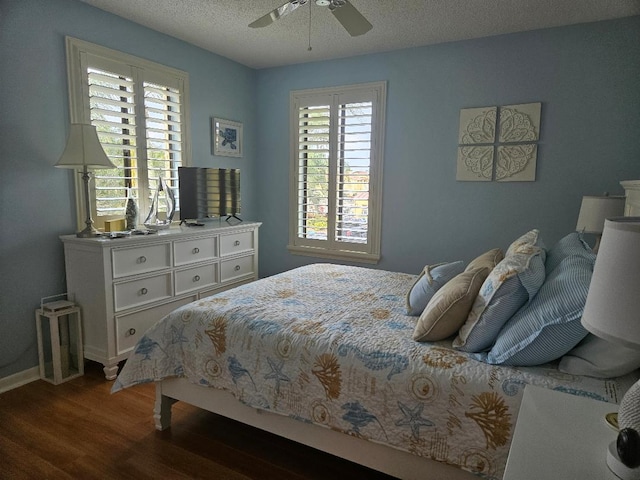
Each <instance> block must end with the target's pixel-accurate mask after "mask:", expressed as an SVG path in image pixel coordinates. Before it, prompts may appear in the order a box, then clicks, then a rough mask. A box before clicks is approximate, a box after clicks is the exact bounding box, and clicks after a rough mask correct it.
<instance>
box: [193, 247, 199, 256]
mask: <svg viewBox="0 0 640 480" xmlns="http://www.w3.org/2000/svg"><path fill="white" fill-rule="evenodd" d="M192 252H193V254H194V255H195V254H196V253H200V249H199V248H198V247H195V248H194V249H193V250H192Z"/></svg>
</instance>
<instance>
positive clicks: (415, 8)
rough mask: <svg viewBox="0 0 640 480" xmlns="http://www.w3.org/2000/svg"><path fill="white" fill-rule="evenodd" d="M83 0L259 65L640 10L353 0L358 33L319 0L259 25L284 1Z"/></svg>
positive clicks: (567, 0)
mask: <svg viewBox="0 0 640 480" xmlns="http://www.w3.org/2000/svg"><path fill="white" fill-rule="evenodd" d="M81 1H83V2H85V3H88V4H90V5H93V6H95V7H98V8H100V9H102V10H106V11H108V12H111V13H114V14H116V15H119V16H121V17H125V18H128V19H130V20H132V21H134V22H136V23H139V24H141V25H145V26H147V27H149V28H152V29H154V30H158V31H160V32H163V33H166V34H168V35H171V36H173V37H176V38H179V39H181V40H184V41H186V42H189V43H191V44H193V45H197V46H199V47H201V48H204V49H206V50H209V51H211V52H214V53H217V54H219V55H222V56H225V57H227V58H230V59H232V60H235V61H237V62H239V63H242V64H244V65H247V66H249V67H253V68H267V67H274V66H282V65H290V64H295V63H304V62H312V61H317V60H326V59H332V58H341V57H349V56H353V55H361V54H366V53H373V52H385V51H390V50H396V49H400V48H408V47H416V46H421V45H430V44H436V43H442V42H450V41H456V40H465V39H470V38H480V37H487V36H491V35H499V34H505V33H513V32H520V31H526V30H535V29H539V28H547V27H557V26H562V25H571V24H576V23H586V22H594V21H599V20H607V19H613V18H620V17H627V16H633V15H640V0H351V3H352V4H353V5H354V6H355V7H356V8H357V9H358V10H359V11H360V12H361V13H362V14H363V15H364V16H365V17H366V18H367V20H369V22H371V23H372V24H373V29H372V30H371V31H369V32H368V33H366V34H364V35H361V36H358V37H350V36H349V35H348V34H347V32H346V31H345V30H344V28H343V27H342V26H341V25H340V23H338V21H337V20H336V19H335V18H334V17H333V15H332V14H331V13H330V12H329V10H328V9H327V7H319V6H317V5H315V2H314V0H310V1H309V4H308V5H306V6H304V7H300V8H298V9H297V10H295V11H294V12H292V13H291V14H289V15H287V16H285V17H283V18H281V19H280V20H278V21H277V22H275V23H273V24H272V25H269V26H267V27H264V28H258V29H253V28H249V27H248V25H249V23H251V22H253V21H254V20H256V19H257V18H259V17H261V16H262V15H264V14H266V13H267V12H269V11H270V10H272V9H274V8H277V7H279V6H281V5H282V4H283V3H285V1H284V0H81ZM310 15H311V45H312V50H311V51H308V45H309V16H310Z"/></svg>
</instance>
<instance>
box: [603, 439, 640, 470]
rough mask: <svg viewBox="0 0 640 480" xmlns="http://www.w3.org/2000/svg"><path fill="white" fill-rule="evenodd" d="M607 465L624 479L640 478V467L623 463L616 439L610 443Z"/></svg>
mask: <svg viewBox="0 0 640 480" xmlns="http://www.w3.org/2000/svg"><path fill="white" fill-rule="evenodd" d="M607 466H608V467H609V470H611V471H612V472H613V473H614V474H615V475H616V477H618V478H621V479H622V480H640V467H639V468H629V467H627V466H626V465H625V464H624V463H622V460H620V457H618V449H617V448H616V442H615V440H614V441H613V442H611V443H610V444H609V450H607Z"/></svg>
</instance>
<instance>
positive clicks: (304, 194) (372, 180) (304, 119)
mask: <svg viewBox="0 0 640 480" xmlns="http://www.w3.org/2000/svg"><path fill="white" fill-rule="evenodd" d="M385 97H386V84H385V83H375V84H365V85H356V86H351V87H338V88H335V89H322V90H310V91H297V92H292V93H291V108H292V111H291V116H292V182H291V191H292V192H294V194H293V195H292V201H291V227H290V232H291V233H290V239H289V249H290V250H291V251H293V252H294V253H302V254H309V255H315V256H328V257H331V258H349V259H351V260H354V259H359V260H361V261H368V262H375V261H377V260H378V259H379V256H380V208H381V181H382V168H381V167H382V152H383V138H384V137H383V135H384V107H385Z"/></svg>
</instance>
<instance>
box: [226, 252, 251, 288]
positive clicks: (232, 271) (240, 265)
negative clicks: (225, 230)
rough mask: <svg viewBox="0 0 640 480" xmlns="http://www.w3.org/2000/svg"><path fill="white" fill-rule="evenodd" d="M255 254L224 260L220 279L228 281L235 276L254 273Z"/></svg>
mask: <svg viewBox="0 0 640 480" xmlns="http://www.w3.org/2000/svg"><path fill="white" fill-rule="evenodd" d="M254 273H255V272H254V270H253V255H246V256H244V257H238V258H232V259H229V260H223V261H222V262H221V264H220V281H221V282H228V281H229V280H233V279H235V278H240V277H245V276H247V275H254Z"/></svg>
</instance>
